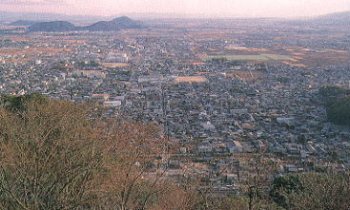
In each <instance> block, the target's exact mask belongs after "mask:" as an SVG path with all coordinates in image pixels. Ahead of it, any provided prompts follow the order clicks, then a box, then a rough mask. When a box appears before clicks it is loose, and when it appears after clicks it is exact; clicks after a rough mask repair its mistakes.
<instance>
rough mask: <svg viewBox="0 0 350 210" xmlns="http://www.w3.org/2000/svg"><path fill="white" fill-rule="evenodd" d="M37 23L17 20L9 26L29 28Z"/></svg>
mask: <svg viewBox="0 0 350 210" xmlns="http://www.w3.org/2000/svg"><path fill="white" fill-rule="evenodd" d="M36 23H38V21H32V20H17V21H15V22H12V23H10V24H9V25H10V26H31V25H34V24H36Z"/></svg>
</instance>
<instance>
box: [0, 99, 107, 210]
mask: <svg viewBox="0 0 350 210" xmlns="http://www.w3.org/2000/svg"><path fill="white" fill-rule="evenodd" d="M9 101H10V102H9ZM8 110H10V111H8ZM86 115H87V111H86V109H85V107H83V106H80V105H73V104H71V103H69V102H64V101H55V100H46V99H44V98H42V97H39V96H37V95H32V96H25V97H19V98H8V100H7V102H6V103H5V108H1V109H0V122H1V123H0V151H1V156H0V207H1V209H71V208H77V207H82V206H89V205H90V204H91V202H93V200H94V197H95V195H94V194H93V193H90V188H91V187H93V186H91V183H92V180H93V179H94V176H95V175H96V173H97V172H98V171H99V170H100V169H101V154H100V153H99V152H98V148H97V144H96V141H97V140H98V138H97V135H96V131H95V130H94V129H93V126H92V123H91V122H89V121H88V120H87V119H86Z"/></svg>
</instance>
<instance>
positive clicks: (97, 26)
mask: <svg viewBox="0 0 350 210" xmlns="http://www.w3.org/2000/svg"><path fill="white" fill-rule="evenodd" d="M143 27H144V25H143V24H142V23H141V22H140V21H135V20H132V19H131V18H129V17H126V16H121V17H118V18H115V19H113V20H111V21H98V22H96V23H93V24H91V25H88V26H75V25H74V24H72V23H70V22H68V21H50V22H39V23H35V24H33V25H31V26H29V28H28V32H67V31H119V30H123V29H136V28H143Z"/></svg>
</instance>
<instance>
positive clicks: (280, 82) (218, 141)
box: [0, 19, 350, 193]
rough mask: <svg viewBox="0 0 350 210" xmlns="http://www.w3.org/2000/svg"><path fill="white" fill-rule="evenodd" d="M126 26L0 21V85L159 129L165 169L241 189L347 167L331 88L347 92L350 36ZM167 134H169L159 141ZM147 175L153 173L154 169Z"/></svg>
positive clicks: (321, 27)
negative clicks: (56, 26) (66, 27)
mask: <svg viewBox="0 0 350 210" xmlns="http://www.w3.org/2000/svg"><path fill="white" fill-rule="evenodd" d="M143 22H144V24H145V27H142V28H139V29H126V30H121V31H118V32H103V33H102V32H96V31H94V32H89V31H79V30H76V31H68V32H32V33H28V32H27V31H26V30H25V27H26V26H10V25H8V24H5V23H4V24H3V25H2V26H1V27H0V28H1V29H0V33H1V36H0V92H1V93H2V94H9V95H24V94H30V93H41V94H43V95H46V96H48V97H50V98H54V99H62V100H69V101H74V102H77V103H80V102H94V103H97V104H100V105H101V106H103V107H104V108H105V109H106V114H105V115H106V116H105V117H121V118H123V119H127V120H131V121H139V122H150V123H154V124H156V125H158V126H159V127H161V130H162V136H163V140H164V141H165V140H166V141H169V142H171V144H172V145H175V146H173V147H171V148H170V149H169V154H168V157H167V164H166V165H167V171H166V176H167V177H168V178H169V179H173V180H175V181H176V182H181V181H182V180H183V179H186V178H191V177H198V178H200V179H198V180H201V182H202V183H201V186H203V187H209V186H214V187H213V190H214V191H215V192H218V193H236V192H237V191H238V190H239V188H240V185H242V184H244V183H246V182H247V181H249V180H248V179H249V177H253V176H257V175H259V174H260V173H259V168H260V167H261V168H262V167H264V170H266V168H268V169H269V171H265V172H264V175H266V176H268V177H270V178H271V177H274V176H278V175H283V174H289V173H296V172H309V171H322V170H327V169H332V170H334V171H339V172H341V171H346V170H348V169H349V168H350V158H349V156H348V154H350V142H349V137H350V129H349V127H344V126H339V125H335V124H333V123H331V122H329V121H328V119H327V113H326V108H325V106H324V104H323V101H322V100H321V98H320V94H319V90H320V88H322V87H327V86H336V87H341V88H345V89H348V88H350V59H349V58H350V31H349V30H348V29H347V28H344V27H340V26H337V25H336V24H333V25H328V24H318V23H317V22H313V21H308V20H304V21H287V20H279V19H254V20H249V19H232V20H231V19H218V20H215V19H208V20H207V19H188V20H187V19H186V20H182V19H169V20H153V19H148V20H144V21H143ZM160 141H162V140H160ZM149 173H150V174H151V173H152V171H150V172H149Z"/></svg>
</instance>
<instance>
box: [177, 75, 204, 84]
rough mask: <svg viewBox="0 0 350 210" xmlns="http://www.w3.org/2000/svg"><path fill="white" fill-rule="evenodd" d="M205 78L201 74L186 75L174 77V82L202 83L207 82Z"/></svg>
mask: <svg viewBox="0 0 350 210" xmlns="http://www.w3.org/2000/svg"><path fill="white" fill-rule="evenodd" d="M207 81H208V80H207V78H205V77H203V76H186V77H176V79H175V82H176V83H202V82H207Z"/></svg>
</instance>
